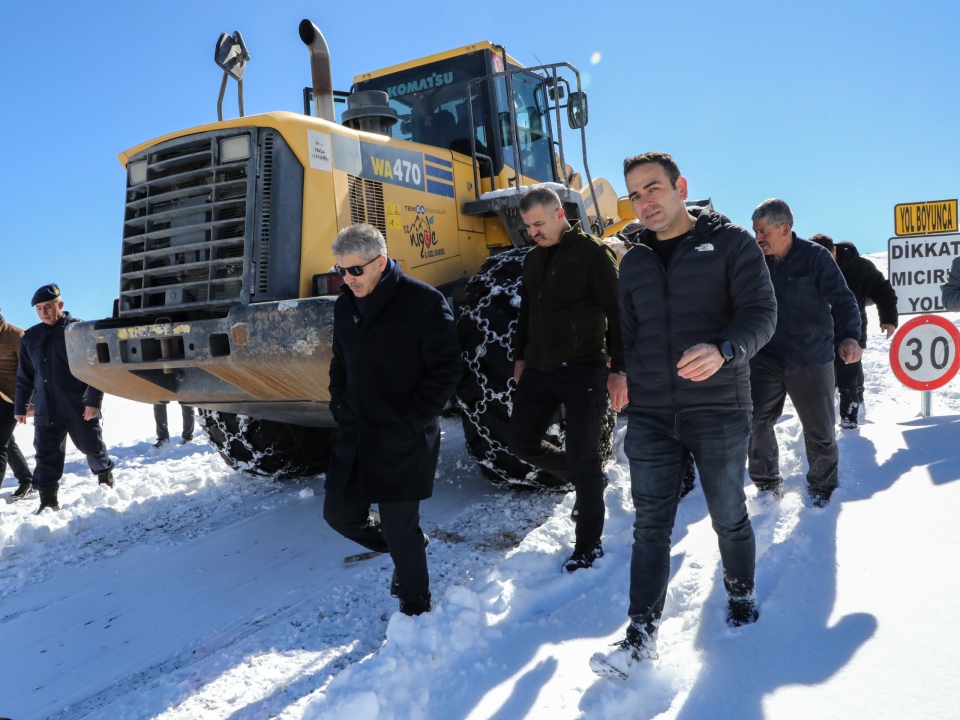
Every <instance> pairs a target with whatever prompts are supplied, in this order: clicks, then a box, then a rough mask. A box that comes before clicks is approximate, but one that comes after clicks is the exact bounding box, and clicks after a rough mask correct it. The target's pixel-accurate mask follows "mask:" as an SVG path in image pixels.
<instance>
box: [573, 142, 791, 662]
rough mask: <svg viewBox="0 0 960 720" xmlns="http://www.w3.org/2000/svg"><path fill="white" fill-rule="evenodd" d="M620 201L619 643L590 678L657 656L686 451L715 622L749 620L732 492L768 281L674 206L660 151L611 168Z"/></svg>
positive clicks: (676, 193) (747, 551)
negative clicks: (719, 609) (625, 209)
mask: <svg viewBox="0 0 960 720" xmlns="http://www.w3.org/2000/svg"><path fill="white" fill-rule="evenodd" d="M624 179H625V180H626V185H627V192H628V193H629V194H630V200H631V201H632V203H633V207H634V210H635V211H636V213H637V217H638V218H639V219H640V221H641V222H642V223H643V225H644V229H643V230H641V231H640V232H639V234H637V235H636V236H634V237H633V238H631V239H632V240H633V242H634V244H635V246H634V247H633V248H632V249H631V250H630V251H629V252H628V253H627V254H626V255H625V256H624V258H623V260H622V261H621V262H620V321H621V325H622V327H623V348H624V356H625V358H626V364H627V385H628V389H629V404H628V405H627V414H628V420H627V433H626V436H625V438H624V442H623V449H624V453H625V454H626V456H627V458H629V460H630V487H631V492H632V495H633V504H634V509H635V511H636V522H635V523H634V531H633V555H632V557H631V561H630V605H629V609H628V611H627V612H628V614H629V616H630V624H629V625H628V626H627V632H626V638H625V639H624V640H623V641H621V642H620V643H618V649H617V650H615V651H613V652H611V653H597V654H596V655H594V656H593V658H591V661H590V666H591V668H593V670H594V671H595V672H597V673H598V674H600V675H605V676H609V677H626V676H627V675H628V674H629V673H630V672H631V671H632V669H633V668H634V666H636V665H637V663H643V662H646V661H647V660H650V659H653V658H655V657H656V637H657V633H658V629H659V627H660V621H661V616H662V613H663V608H664V603H665V601H666V598H667V584H668V581H669V578H670V536H671V533H672V532H673V524H674V521H675V519H676V514H677V503H678V502H679V501H680V487H681V483H682V482H683V477H684V474H685V472H686V469H687V463H688V460H689V456H690V453H691V452H692V453H693V454H694V455H695V456H696V458H697V467H698V468H699V470H700V482H701V486H702V488H703V494H704V497H705V498H706V501H707V508H708V510H709V512H710V517H711V520H712V522H713V527H714V530H715V532H716V533H717V539H718V544H719V548H720V559H721V564H722V566H723V584H724V589H725V590H726V591H727V601H728V614H727V622H728V624H729V625H731V626H740V625H746V624H748V623H752V622H754V621H755V620H756V619H757V617H758V611H757V601H756V592H755V588H754V570H755V565H756V542H755V539H754V534H753V527H752V526H751V524H750V517H749V515H748V514H747V508H746V495H745V493H744V490H743V481H744V476H743V475H744V473H743V471H744V465H745V464H746V459H747V438H748V437H749V435H750V366H749V361H750V358H751V357H752V356H753V355H754V353H756V352H757V350H758V349H759V348H760V347H761V346H763V344H764V343H765V342H767V340H768V339H769V338H770V336H771V335H773V331H774V327H775V324H776V319H777V304H776V300H775V299H774V293H773V287H772V286H771V285H770V276H769V274H768V272H767V268H766V266H765V264H764V261H763V255H762V254H761V253H760V250H759V248H758V247H757V244H756V243H755V242H754V240H753V238H752V237H751V235H750V233H748V232H747V231H746V230H745V229H744V228H742V227H738V226H737V225H734V224H732V223H731V222H730V221H729V220H728V219H727V218H725V217H723V216H722V215H719V214H718V213H715V212H712V211H708V210H701V209H699V208H696V209H695V208H687V207H686V204H685V200H686V198H687V181H686V179H685V178H684V177H682V176H681V175H680V169H679V168H678V167H677V164H676V162H675V161H674V160H673V158H672V157H670V156H669V155H667V154H666V153H645V154H643V155H638V156H636V157H632V158H627V159H626V160H625V161H624Z"/></svg>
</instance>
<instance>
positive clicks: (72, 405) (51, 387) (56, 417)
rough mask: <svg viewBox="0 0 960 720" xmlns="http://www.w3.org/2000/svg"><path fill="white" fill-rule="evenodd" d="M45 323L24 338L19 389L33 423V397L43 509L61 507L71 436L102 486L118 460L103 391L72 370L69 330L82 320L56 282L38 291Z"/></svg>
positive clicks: (21, 412) (18, 406) (19, 415)
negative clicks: (109, 442) (103, 419)
mask: <svg viewBox="0 0 960 720" xmlns="http://www.w3.org/2000/svg"><path fill="white" fill-rule="evenodd" d="M31 304H32V305H33V306H34V307H35V308H36V310H37V315H38V316H39V317H40V321H41V322H40V323H38V324H36V325H34V326H33V327H31V328H29V329H28V330H27V331H26V332H25V333H24V334H23V339H22V340H21V343H20V363H19V365H18V366H17V392H16V399H15V401H14V414H15V416H16V419H17V422H20V423H26V422H27V406H28V405H29V404H30V399H31V396H32V398H33V408H34V415H33V425H34V440H33V447H34V449H35V450H36V468H35V469H34V472H33V484H34V486H35V487H36V488H37V490H38V491H39V492H40V509H39V510H38V511H37V513H38V514H39V513H41V512H43V510H44V508H50V509H51V510H59V509H60V504H59V502H58V501H57V490H58V489H59V488H60V478H61V476H62V475H63V460H64V456H65V454H66V443H67V435H68V434H69V435H70V439H71V440H73V444H74V445H76V446H77V449H78V450H80V452H82V453H84V454H85V455H86V456H87V464H88V465H89V466H90V469H91V470H92V471H93V472H94V473H95V474H96V475H97V477H98V478H99V481H100V484H101V485H106V486H108V487H111V488H112V487H113V484H114V483H113V461H112V460H111V459H110V457H109V456H108V455H107V448H106V446H105V445H104V444H103V436H102V435H101V432H100V403H101V402H102V401H103V393H102V392H100V391H99V390H97V389H96V388H93V387H90V386H89V385H87V384H86V383H85V382H83V381H81V380H78V379H77V378H75V377H74V376H73V375H72V374H71V373H70V365H69V364H68V362H67V347H66V341H65V339H64V330H65V329H66V327H67V325H69V324H70V323H74V322H79V319H78V318H74V317H71V315H70V313H67V312H64V311H63V299H62V298H61V297H60V288H59V287H57V285H56V284H54V283H51V284H50V285H44V286H43V287H41V288H40V289H39V290H37V292H35V293H34V295H33V300H32V301H31Z"/></svg>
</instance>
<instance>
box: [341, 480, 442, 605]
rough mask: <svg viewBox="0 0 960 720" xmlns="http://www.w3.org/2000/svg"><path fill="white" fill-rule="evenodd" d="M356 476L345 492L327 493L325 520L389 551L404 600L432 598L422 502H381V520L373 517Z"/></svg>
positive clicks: (413, 601) (369, 545) (350, 535)
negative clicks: (421, 510) (422, 518)
mask: <svg viewBox="0 0 960 720" xmlns="http://www.w3.org/2000/svg"><path fill="white" fill-rule="evenodd" d="M356 473H357V469H356V465H354V470H353V475H352V476H351V478H350V483H349V484H348V485H347V488H346V491H345V492H344V494H343V495H337V494H336V493H332V492H329V491H328V492H327V494H326V495H325V496H324V499H323V519H324V520H326V521H327V523H329V525H330V527H332V528H333V529H334V530H336V531H337V532H338V533H340V534H341V535H343V536H344V537H345V538H347V539H349V540H353V541H354V542H355V543H357V544H358V545H362V546H363V547H365V548H367V549H368V550H373V551H374V552H388V553H390V558H391V559H392V560H393V565H394V567H395V568H396V570H397V581H398V582H399V585H400V587H399V596H400V601H401V602H403V603H408V604H412V605H416V604H420V603H422V602H423V601H424V600H427V599H429V597H430V576H429V573H428V572H427V550H426V548H425V547H424V539H423V531H422V530H421V529H420V501H419V500H410V501H406V502H382V503H378V507H379V510H380V521H379V522H377V521H376V520H374V519H373V518H371V516H370V503H368V502H365V501H364V500H363V499H362V498H361V497H360V482H359V478H358V477H357V475H356Z"/></svg>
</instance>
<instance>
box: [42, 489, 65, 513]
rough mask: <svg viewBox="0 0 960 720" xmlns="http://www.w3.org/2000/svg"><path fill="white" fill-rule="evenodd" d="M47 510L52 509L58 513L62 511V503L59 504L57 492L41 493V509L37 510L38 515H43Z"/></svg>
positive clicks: (46, 491)
mask: <svg viewBox="0 0 960 720" xmlns="http://www.w3.org/2000/svg"><path fill="white" fill-rule="evenodd" d="M47 508H50V509H51V510H53V511H54V512H58V511H59V510H60V503H58V502H57V491H56V490H41V491H40V509H39V510H37V515H39V514H40V513H42V512H43V511H44V510H45V509H47Z"/></svg>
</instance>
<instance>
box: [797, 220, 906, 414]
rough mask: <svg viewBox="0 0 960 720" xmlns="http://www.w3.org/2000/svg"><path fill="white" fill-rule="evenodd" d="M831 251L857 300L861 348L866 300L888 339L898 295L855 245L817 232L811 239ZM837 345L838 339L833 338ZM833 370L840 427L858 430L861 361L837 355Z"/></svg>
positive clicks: (896, 316)
mask: <svg viewBox="0 0 960 720" xmlns="http://www.w3.org/2000/svg"><path fill="white" fill-rule="evenodd" d="M810 242H815V243H817V245H821V246H822V247H825V248H826V249H827V250H829V251H830V254H831V255H833V259H834V260H836V261H837V265H839V266H840V273H841V274H842V275H843V279H844V280H846V281H847V287H849V288H850V291H851V292H852V293H853V296H854V297H855V298H856V299H857V307H859V308H860V347H861V348H865V347H867V300H871V301H872V302H873V304H874V305H876V307H877V314H878V315H879V316H880V329H881V330H883V331H884V332H885V333H886V335H887V339H888V340H889V339H890V338H891V337H892V336H893V333H894V332H896V330H897V323H898V322H899V313H898V312H897V292H896V290H894V289H893V286H892V285H891V284H890V281H889V280H887V279H886V278H885V277H884V276H883V273H882V272H880V271H879V270H877V266H876V265H874V264H873V263H872V262H870V261H869V260H867V258H865V257H860V253H859V251H858V250H857V247H856V245H854V244H853V243H852V242H849V241H843V242H838V243H836V244H834V242H833V238H831V237H829V236H828V235H823V234H822V233H818V234H817V235H814V236H813V237H811V238H810ZM835 340H836V341H837V343H838V344H839V338H835ZM833 371H834V375H835V377H836V382H837V387H838V388H839V390H840V427H842V428H846V429H848V430H852V429H854V428H856V427H857V422H858V420H859V418H858V411H859V409H860V408H861V407H863V361H861V360H858V361H857V362H855V363H845V362H844V361H843V360H842V359H841V358H840V356H839V355H837V356H836V357H834V359H833Z"/></svg>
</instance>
